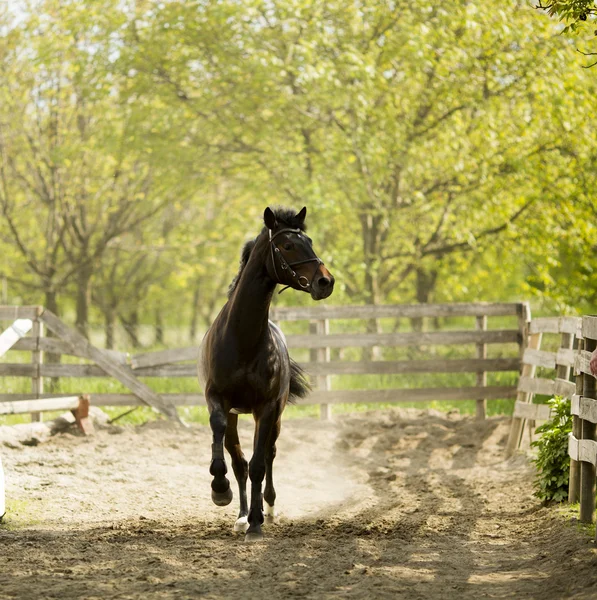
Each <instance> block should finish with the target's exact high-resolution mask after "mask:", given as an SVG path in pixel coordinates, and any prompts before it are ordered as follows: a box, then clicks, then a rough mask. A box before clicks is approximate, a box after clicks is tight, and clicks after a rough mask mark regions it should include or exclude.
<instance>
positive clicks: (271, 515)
mask: <svg viewBox="0 0 597 600" xmlns="http://www.w3.org/2000/svg"><path fill="white" fill-rule="evenodd" d="M263 508H264V511H263V516H264V517H265V522H266V523H275V522H276V511H275V509H274V507H273V506H270V505H269V504H268V503H267V501H266V500H264V501H263Z"/></svg>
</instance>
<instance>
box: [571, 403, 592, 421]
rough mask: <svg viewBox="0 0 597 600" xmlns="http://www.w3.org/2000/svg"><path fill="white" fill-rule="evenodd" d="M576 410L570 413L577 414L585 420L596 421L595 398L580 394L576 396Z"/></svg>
mask: <svg viewBox="0 0 597 600" xmlns="http://www.w3.org/2000/svg"><path fill="white" fill-rule="evenodd" d="M575 409H576V411H577V412H574V413H572V414H573V415H578V416H579V417H580V418H581V419H584V420H585V421H590V422H591V423H597V400H595V399H593V398H586V397H585V396H580V397H579V398H578V407H575Z"/></svg>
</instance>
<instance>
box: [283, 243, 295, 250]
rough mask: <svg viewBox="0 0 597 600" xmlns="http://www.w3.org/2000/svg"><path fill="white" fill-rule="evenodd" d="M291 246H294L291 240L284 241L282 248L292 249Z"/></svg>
mask: <svg viewBox="0 0 597 600" xmlns="http://www.w3.org/2000/svg"><path fill="white" fill-rule="evenodd" d="M293 247H294V244H293V243H292V242H286V243H285V244H284V250H292V248H293Z"/></svg>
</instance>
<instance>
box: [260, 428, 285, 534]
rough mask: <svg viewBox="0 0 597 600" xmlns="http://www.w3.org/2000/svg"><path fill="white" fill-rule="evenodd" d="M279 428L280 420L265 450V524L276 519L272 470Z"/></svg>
mask: <svg viewBox="0 0 597 600" xmlns="http://www.w3.org/2000/svg"><path fill="white" fill-rule="evenodd" d="M280 426H281V418H278V420H277V421H276V424H275V425H274V428H273V429H272V432H271V435H270V439H269V440H268V444H267V446H266V448H265V490H264V491H263V500H264V509H265V510H264V512H265V522H266V523H274V521H275V517H276V514H275V511H274V504H275V502H276V490H275V489H274V477H273V468H274V458H276V440H277V439H278V436H279V435H280Z"/></svg>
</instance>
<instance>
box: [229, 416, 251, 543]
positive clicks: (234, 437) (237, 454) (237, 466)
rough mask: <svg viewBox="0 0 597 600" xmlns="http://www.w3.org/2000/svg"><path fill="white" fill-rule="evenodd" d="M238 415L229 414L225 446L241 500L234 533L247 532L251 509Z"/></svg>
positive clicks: (247, 469) (247, 473)
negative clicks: (239, 434)
mask: <svg viewBox="0 0 597 600" xmlns="http://www.w3.org/2000/svg"><path fill="white" fill-rule="evenodd" d="M237 427H238V415H236V414H233V413H228V421H227V426H226V438H225V440H226V441H225V445H226V450H228V453H229V454H230V458H231V460H232V470H233V471H234V476H235V477H236V481H237V482H238V495H239V500H240V511H239V513H238V519H237V520H236V523H235V524H234V531H242V532H245V531H246V530H247V528H248V527H249V524H248V521H247V515H248V514H249V507H248V503H247V477H248V476H249V463H248V462H247V461H246V459H245V456H244V454H243V451H242V450H241V447H240V441H239V439H238V429H237Z"/></svg>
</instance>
